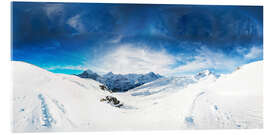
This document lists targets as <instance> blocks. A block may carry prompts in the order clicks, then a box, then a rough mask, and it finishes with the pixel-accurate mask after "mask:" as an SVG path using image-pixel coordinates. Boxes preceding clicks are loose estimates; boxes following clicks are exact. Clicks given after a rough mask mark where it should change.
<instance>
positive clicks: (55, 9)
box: [43, 4, 64, 19]
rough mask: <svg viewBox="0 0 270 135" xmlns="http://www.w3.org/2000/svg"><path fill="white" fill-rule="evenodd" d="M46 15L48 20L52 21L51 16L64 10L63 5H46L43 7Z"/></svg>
mask: <svg viewBox="0 0 270 135" xmlns="http://www.w3.org/2000/svg"><path fill="white" fill-rule="evenodd" d="M43 9H44V11H45V13H46V15H47V16H48V18H49V19H53V16H54V15H56V14H59V13H62V11H63V10H64V5H63V4H47V5H46V6H44V7H43Z"/></svg>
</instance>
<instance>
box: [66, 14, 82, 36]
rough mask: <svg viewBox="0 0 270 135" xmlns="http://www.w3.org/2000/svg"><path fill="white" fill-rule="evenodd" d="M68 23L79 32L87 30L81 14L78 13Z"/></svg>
mask: <svg viewBox="0 0 270 135" xmlns="http://www.w3.org/2000/svg"><path fill="white" fill-rule="evenodd" d="M67 24H68V25H70V26H71V27H72V28H74V29H76V30H77V31H78V32H85V27H84V25H83V24H82V22H81V15H80V14H77V15H75V16H73V17H71V18H69V19H68V21H67Z"/></svg>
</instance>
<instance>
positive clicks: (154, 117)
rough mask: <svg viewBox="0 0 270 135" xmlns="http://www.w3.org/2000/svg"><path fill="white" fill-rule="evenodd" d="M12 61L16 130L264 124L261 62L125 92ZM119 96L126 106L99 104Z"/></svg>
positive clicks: (159, 80)
mask: <svg viewBox="0 0 270 135" xmlns="http://www.w3.org/2000/svg"><path fill="white" fill-rule="evenodd" d="M12 64H13V67H14V68H13V72H14V73H13V81H14V82H13V95H14V96H13V108H14V109H13V122H12V123H13V130H14V131H16V132H26V131H28V132H30V131H31V132H32V131H70V130H72V131H76V130H79V131H82V130H90V131H94V130H162V129H211V128H218V129H223V128H262V126H263V122H262V121H263V118H262V62H261V61H259V62H254V63H251V64H247V65H245V66H243V67H241V68H240V69H239V70H237V71H235V72H233V73H232V74H229V75H224V76H221V77H220V78H218V79H217V78H216V76H214V75H211V74H207V75H206V76H204V77H200V78H195V77H179V78H160V79H158V80H156V81H153V82H150V83H147V84H144V85H142V86H140V87H137V88H135V89H132V90H130V91H128V92H124V93H109V92H106V91H103V90H101V89H100V87H99V85H100V83H99V82H97V81H94V80H91V79H83V78H79V77H77V76H73V75H63V74H53V73H51V72H48V71H46V70H43V69H41V68H39V67H36V66H34V65H30V64H27V63H24V62H14V61H13V62H12ZM107 95H111V96H114V97H117V99H119V100H120V101H121V102H122V103H123V104H124V107H123V108H117V107H113V106H111V105H110V104H107V103H104V102H100V99H101V98H104V97H105V96H107Z"/></svg>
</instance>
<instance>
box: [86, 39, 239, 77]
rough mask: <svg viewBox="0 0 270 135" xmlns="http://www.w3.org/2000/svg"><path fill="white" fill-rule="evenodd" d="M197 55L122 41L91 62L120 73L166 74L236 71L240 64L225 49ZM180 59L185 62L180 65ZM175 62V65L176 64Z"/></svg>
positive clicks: (101, 70) (203, 50)
mask: <svg viewBox="0 0 270 135" xmlns="http://www.w3.org/2000/svg"><path fill="white" fill-rule="evenodd" d="M194 51H195V54H196V55H195V56H187V55H185V54H182V55H180V54H179V55H178V56H173V55H171V54H169V53H167V52H166V51H165V50H161V51H154V50H150V49H149V48H145V47H135V46H133V45H130V44H125V45H121V46H120V47H118V48H116V49H114V50H111V51H110V52H109V53H106V54H104V56H103V57H99V59H96V60H95V61H94V62H92V63H96V64H95V65H94V66H93V65H91V66H89V68H90V69H92V70H94V71H96V72H98V73H107V72H113V73H118V74H127V73H148V72H155V73H159V74H162V75H169V76H170V75H174V74H189V73H191V72H199V71H201V70H205V69H210V68H211V69H216V70H226V71H228V70H229V71H232V70H234V69H235V68H236V67H237V66H238V65H239V64H240V62H239V60H238V59H237V58H232V57H230V56H227V55H225V53H223V52H222V51H212V50H210V49H208V48H206V47H201V48H199V49H196V50H194ZM178 62H184V63H185V64H183V65H179V66H176V67H175V65H177V64H178ZM173 66H174V67H173Z"/></svg>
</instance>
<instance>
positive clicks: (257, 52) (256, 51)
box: [244, 46, 263, 59]
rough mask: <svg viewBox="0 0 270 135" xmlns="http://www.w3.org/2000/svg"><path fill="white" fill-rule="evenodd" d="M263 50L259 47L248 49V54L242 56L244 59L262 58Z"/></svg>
mask: <svg viewBox="0 0 270 135" xmlns="http://www.w3.org/2000/svg"><path fill="white" fill-rule="evenodd" d="M262 53H263V50H262V49H261V48H259V47H256V46H253V47H251V48H250V50H249V52H248V53H247V54H245V55H244V57H245V58H246V59H255V58H258V57H260V56H262Z"/></svg>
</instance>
